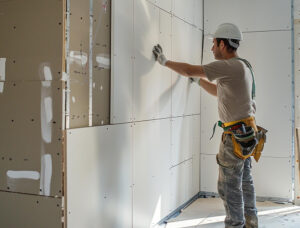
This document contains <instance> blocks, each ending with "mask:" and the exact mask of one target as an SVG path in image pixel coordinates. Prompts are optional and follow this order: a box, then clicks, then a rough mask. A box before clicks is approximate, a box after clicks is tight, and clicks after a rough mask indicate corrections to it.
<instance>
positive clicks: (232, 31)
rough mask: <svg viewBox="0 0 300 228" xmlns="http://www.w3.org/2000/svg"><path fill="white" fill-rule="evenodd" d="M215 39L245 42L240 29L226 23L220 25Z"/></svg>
mask: <svg viewBox="0 0 300 228" xmlns="http://www.w3.org/2000/svg"><path fill="white" fill-rule="evenodd" d="M214 38H225V39H234V40H239V41H241V40H243V35H242V33H241V31H240V29H239V28H238V27H237V26H236V25H234V24H231V23H224V24H221V25H219V27H218V29H217V31H216V32H215V34H214Z"/></svg>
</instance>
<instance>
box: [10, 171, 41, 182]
mask: <svg viewBox="0 0 300 228" xmlns="http://www.w3.org/2000/svg"><path fill="white" fill-rule="evenodd" d="M6 175H7V177H8V178H11V179H31V180H39V179H40V173H39V172H38V171H19V170H18V171H16V170H8V171H7V172H6Z"/></svg>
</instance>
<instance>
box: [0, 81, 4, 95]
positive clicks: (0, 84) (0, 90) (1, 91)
mask: <svg viewBox="0 0 300 228" xmlns="http://www.w3.org/2000/svg"><path fill="white" fill-rule="evenodd" d="M3 91H4V82H0V93H3Z"/></svg>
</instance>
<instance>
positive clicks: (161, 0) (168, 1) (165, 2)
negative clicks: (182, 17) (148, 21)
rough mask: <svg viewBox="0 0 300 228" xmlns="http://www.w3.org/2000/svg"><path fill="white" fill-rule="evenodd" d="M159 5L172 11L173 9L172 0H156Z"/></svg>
mask: <svg viewBox="0 0 300 228" xmlns="http://www.w3.org/2000/svg"><path fill="white" fill-rule="evenodd" d="M155 1H156V4H157V5H158V7H160V8H162V9H164V10H166V11H168V12H171V11H172V0H155Z"/></svg>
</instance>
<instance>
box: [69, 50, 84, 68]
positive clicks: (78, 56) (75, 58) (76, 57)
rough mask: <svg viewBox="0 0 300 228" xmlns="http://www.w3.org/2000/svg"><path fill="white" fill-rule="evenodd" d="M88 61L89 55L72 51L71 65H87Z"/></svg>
mask: <svg viewBox="0 0 300 228" xmlns="http://www.w3.org/2000/svg"><path fill="white" fill-rule="evenodd" d="M87 61H88V55H87V53H85V52H80V51H70V63H71V64H72V63H76V64H78V65H86V64H87Z"/></svg>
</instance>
